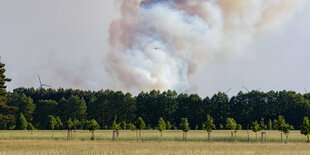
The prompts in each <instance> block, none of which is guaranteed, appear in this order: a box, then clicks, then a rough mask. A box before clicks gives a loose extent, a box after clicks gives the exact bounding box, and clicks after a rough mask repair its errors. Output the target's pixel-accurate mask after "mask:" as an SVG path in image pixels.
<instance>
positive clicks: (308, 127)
mask: <svg viewBox="0 0 310 155" xmlns="http://www.w3.org/2000/svg"><path fill="white" fill-rule="evenodd" d="M300 133H301V134H303V135H305V136H307V142H308V143H309V142H310V139H309V135H310V123H309V118H308V117H304V120H303V122H302V126H301V129H300Z"/></svg>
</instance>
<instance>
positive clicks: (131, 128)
mask: <svg viewBox="0 0 310 155" xmlns="http://www.w3.org/2000/svg"><path fill="white" fill-rule="evenodd" d="M128 128H129V129H130V130H131V131H134V130H135V129H136V127H135V125H134V124H133V123H129V124H128Z"/></svg>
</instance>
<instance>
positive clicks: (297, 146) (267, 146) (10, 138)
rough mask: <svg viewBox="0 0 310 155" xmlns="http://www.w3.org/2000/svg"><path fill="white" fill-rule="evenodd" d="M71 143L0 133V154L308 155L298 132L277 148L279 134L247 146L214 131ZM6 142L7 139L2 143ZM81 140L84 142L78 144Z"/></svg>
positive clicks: (60, 135)
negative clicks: (185, 136)
mask: <svg viewBox="0 0 310 155" xmlns="http://www.w3.org/2000/svg"><path fill="white" fill-rule="evenodd" d="M75 134H76V135H75V140H72V141H68V140H65V139H66V131H55V132H54V137H55V138H56V139H57V140H51V131H34V132H33V135H31V133H30V132H28V131H13V132H10V131H0V138H2V139H0V154H310V144H308V143H305V140H306V138H305V137H304V136H302V135H300V133H299V131H293V132H292V133H291V134H290V142H289V143H288V144H281V143H279V142H280V133H279V132H277V131H267V140H269V142H267V143H263V144H261V143H260V142H255V134H254V133H253V132H250V134H251V135H250V136H251V143H247V142H245V141H247V132H246V131H239V132H238V133H237V134H238V137H239V138H238V139H237V140H238V142H237V143H235V144H233V143H231V142H230V137H229V136H230V131H225V130H222V131H219V130H218V131H214V132H213V133H212V135H213V140H214V141H215V142H211V143H209V142H207V141H206V139H207V134H206V132H205V131H190V132H189V133H188V142H182V141H181V138H182V132H181V131H165V133H164V135H163V136H164V139H163V141H160V137H159V132H158V131H154V130H153V131H152V130H148V131H143V135H142V136H143V141H141V142H136V141H135V138H136V133H135V132H133V131H121V132H120V138H119V141H111V138H112V131H97V132H96V137H97V140H96V141H89V140H88V139H90V133H89V132H88V131H77V132H76V133H75ZM5 138H7V139H5ZM81 139H85V140H81Z"/></svg>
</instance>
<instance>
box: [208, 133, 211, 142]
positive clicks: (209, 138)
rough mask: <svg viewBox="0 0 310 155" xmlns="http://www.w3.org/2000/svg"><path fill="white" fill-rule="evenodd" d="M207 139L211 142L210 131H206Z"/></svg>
mask: <svg viewBox="0 0 310 155" xmlns="http://www.w3.org/2000/svg"><path fill="white" fill-rule="evenodd" d="M208 141H209V142H211V133H210V132H208Z"/></svg>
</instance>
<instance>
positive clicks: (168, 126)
mask: <svg viewBox="0 0 310 155" xmlns="http://www.w3.org/2000/svg"><path fill="white" fill-rule="evenodd" d="M166 127H167V130H170V129H171V123H170V122H169V121H167V122H166Z"/></svg>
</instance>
